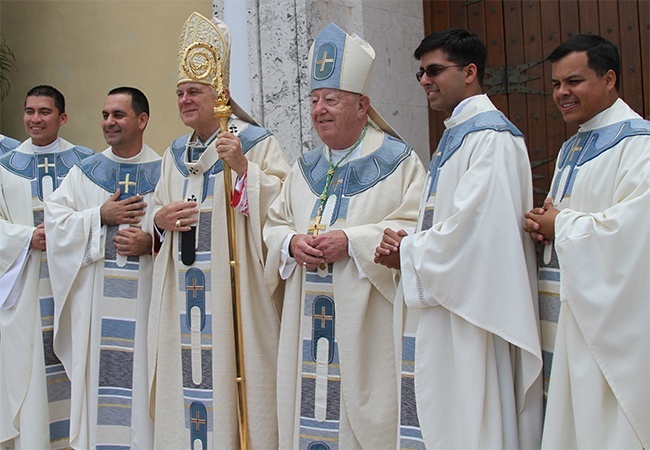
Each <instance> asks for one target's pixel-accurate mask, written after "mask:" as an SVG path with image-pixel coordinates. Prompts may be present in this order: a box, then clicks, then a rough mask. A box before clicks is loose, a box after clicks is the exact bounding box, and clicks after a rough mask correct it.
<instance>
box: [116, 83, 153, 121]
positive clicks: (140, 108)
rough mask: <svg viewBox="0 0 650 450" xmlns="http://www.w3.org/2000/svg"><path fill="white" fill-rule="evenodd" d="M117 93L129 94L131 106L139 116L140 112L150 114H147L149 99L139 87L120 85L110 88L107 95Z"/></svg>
mask: <svg viewBox="0 0 650 450" xmlns="http://www.w3.org/2000/svg"><path fill="white" fill-rule="evenodd" d="M117 94H128V95H130V96H131V108H133V111H134V112H135V115H136V116H139V115H140V114H142V113H147V116H151V115H150V114H149V101H148V100H147V97H146V96H145V95H144V93H143V92H142V91H141V90H140V89H137V88H134V87H129V86H121V87H116V88H115V89H111V90H110V91H109V92H108V95H117Z"/></svg>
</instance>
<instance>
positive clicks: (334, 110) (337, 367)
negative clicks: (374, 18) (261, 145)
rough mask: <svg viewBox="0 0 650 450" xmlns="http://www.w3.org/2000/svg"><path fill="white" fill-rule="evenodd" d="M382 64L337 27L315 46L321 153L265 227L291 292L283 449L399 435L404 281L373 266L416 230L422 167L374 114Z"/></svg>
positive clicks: (281, 405) (282, 287)
mask: <svg viewBox="0 0 650 450" xmlns="http://www.w3.org/2000/svg"><path fill="white" fill-rule="evenodd" d="M374 59H375V51H374V49H373V48H372V47H371V46H370V44H368V43H367V42H366V41H364V40H363V39H361V38H360V37H359V36H357V35H354V36H350V35H348V34H347V33H346V32H345V31H343V30H342V29H341V28H339V27H338V26H336V25H335V24H333V23H331V24H329V25H328V26H327V27H326V28H325V29H324V30H323V31H322V32H321V33H320V34H319V35H318V37H317V38H316V40H315V41H314V44H313V45H312V48H311V50H310V53H309V68H310V83H311V86H310V89H311V103H312V111H311V117H312V122H313V124H314V128H315V130H316V132H317V133H318V135H319V137H320V138H321V140H322V141H323V145H320V146H318V147H316V148H315V149H313V150H311V151H309V152H307V153H305V154H304V155H303V156H302V157H301V158H300V159H299V160H298V161H297V162H296V164H295V165H294V167H293V168H292V171H291V173H290V174H289V176H288V177H287V180H286V181H285V184H284V185H283V187H282V192H281V193H280V195H279V197H278V198H277V199H276V200H275V202H274V203H273V205H272V206H271V210H270V211H269V217H268V220H267V223H266V225H265V227H264V240H265V242H266V243H267V245H268V247H269V256H268V259H267V268H266V272H265V275H266V277H267V282H268V283H269V286H270V289H271V290H272V291H277V292H279V294H280V295H282V294H284V305H283V311H282V328H281V333H280V350H279V357H278V366H277V369H278V389H277V390H278V421H279V424H278V425H279V435H280V441H279V443H280V448H283V449H289V448H296V449H297V448H313V449H336V448H341V449H354V448H367V449H376V448H385V447H386V446H387V445H390V444H392V443H394V442H395V441H396V439H397V432H398V425H397V411H398V405H397V401H398V400H397V399H398V395H397V389H396V384H395V377H396V375H395V364H394V349H393V337H392V306H391V302H392V301H393V299H394V297H395V285H394V282H393V274H392V272H391V271H390V270H388V269H387V268H385V267H381V266H378V265H376V264H374V263H373V249H374V246H373V244H374V243H375V242H376V241H377V240H378V239H379V238H380V236H381V233H382V230H383V229H384V228H385V227H387V226H393V227H404V226H409V224H410V225H411V226H412V225H414V224H415V218H416V215H415V211H416V207H417V201H418V195H419V192H420V190H421V189H422V182H423V180H424V170H423V167H422V163H421V162H420V160H419V158H418V157H417V155H416V154H415V152H414V151H413V149H412V148H411V147H409V146H408V145H407V144H406V143H405V142H403V141H402V140H400V139H399V138H398V137H397V135H396V133H395V131H393V129H392V128H391V127H390V126H389V125H388V124H387V123H386V122H385V121H384V120H383V119H382V118H381V116H380V115H379V114H377V112H376V111H375V110H374V108H372V106H370V99H369V98H368V96H367V94H368V89H369V84H370V75H371V70H372V65H373V63H374ZM369 117H370V119H372V120H373V121H374V123H371V122H370V120H369Z"/></svg>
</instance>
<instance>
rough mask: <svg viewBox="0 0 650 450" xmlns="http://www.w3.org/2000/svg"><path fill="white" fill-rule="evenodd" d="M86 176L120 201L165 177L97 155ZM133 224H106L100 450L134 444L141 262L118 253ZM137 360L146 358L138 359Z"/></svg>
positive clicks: (85, 167)
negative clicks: (120, 236)
mask: <svg viewBox="0 0 650 450" xmlns="http://www.w3.org/2000/svg"><path fill="white" fill-rule="evenodd" d="M79 167H80V169H81V170H82V171H83V172H84V174H85V175H86V176H87V177H88V178H89V180H90V181H92V182H93V183H94V184H96V185H97V186H99V187H101V188H102V189H104V190H105V191H106V192H108V193H109V194H111V195H112V194H113V193H114V192H115V191H117V189H118V188H119V189H120V191H121V193H120V197H119V199H118V201H119V200H125V199H127V198H130V197H133V196H134V195H141V196H145V195H146V194H149V193H151V192H153V190H154V189H155V186H156V183H157V182H158V179H159V178H160V161H154V162H148V163H122V162H117V161H113V160H111V159H110V158H107V157H106V156H104V155H103V154H101V153H100V154H96V155H94V156H92V157H90V158H87V159H86V160H84V161H83V162H82V163H81V164H79ZM129 226H131V225H119V226H117V225H113V226H107V227H106V230H105V244H104V249H105V250H104V286H103V297H102V298H101V300H100V304H99V305H97V307H98V308H99V311H100V315H101V335H100V342H99V378H98V381H97V436H96V442H97V448H98V449H108V448H128V447H129V446H130V445H131V416H132V411H131V406H132V398H133V374H134V351H135V333H136V310H137V298H138V281H139V278H138V271H139V267H140V264H139V262H140V258H139V257H137V256H129V257H128V258H127V257H125V256H123V255H119V254H118V253H117V249H116V248H115V243H114V238H115V236H117V233H118V230H120V229H123V228H128V227H129ZM137 357H138V361H143V360H144V359H146V356H145V355H137Z"/></svg>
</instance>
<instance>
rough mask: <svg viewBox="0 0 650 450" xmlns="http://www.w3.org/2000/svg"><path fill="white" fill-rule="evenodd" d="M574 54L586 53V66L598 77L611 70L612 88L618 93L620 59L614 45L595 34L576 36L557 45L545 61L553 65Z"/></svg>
mask: <svg viewBox="0 0 650 450" xmlns="http://www.w3.org/2000/svg"><path fill="white" fill-rule="evenodd" d="M574 52H586V53H587V66H588V67H589V68H590V69H591V70H593V71H594V72H596V74H598V76H599V77H602V76H603V75H605V74H606V73H607V71H608V70H613V71H614V73H615V74H616V84H615V85H614V87H615V88H616V91H617V92H618V86H619V85H620V77H621V58H620V56H619V55H618V48H616V45H614V44H613V43H612V42H610V41H608V40H607V39H605V38H603V37H601V36H598V35H595V34H577V35H575V36H572V37H570V38H569V39H567V40H566V41H564V42H562V43H561V44H560V45H558V46H557V48H556V49H555V50H553V51H552V52H551V54H550V55H548V58H546V59H548V60H549V61H550V62H552V63H554V62H556V61H559V60H560V59H562V58H564V57H565V56H567V55H568V54H569V53H574Z"/></svg>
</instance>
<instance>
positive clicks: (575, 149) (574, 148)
mask: <svg viewBox="0 0 650 450" xmlns="http://www.w3.org/2000/svg"><path fill="white" fill-rule="evenodd" d="M579 144H580V140H579V139H578V140H577V142H576V143H575V145H574V146H573V147H571V150H570V151H569V159H572V158H573V154H574V153H576V152H580V151H581V150H582V145H579Z"/></svg>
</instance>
